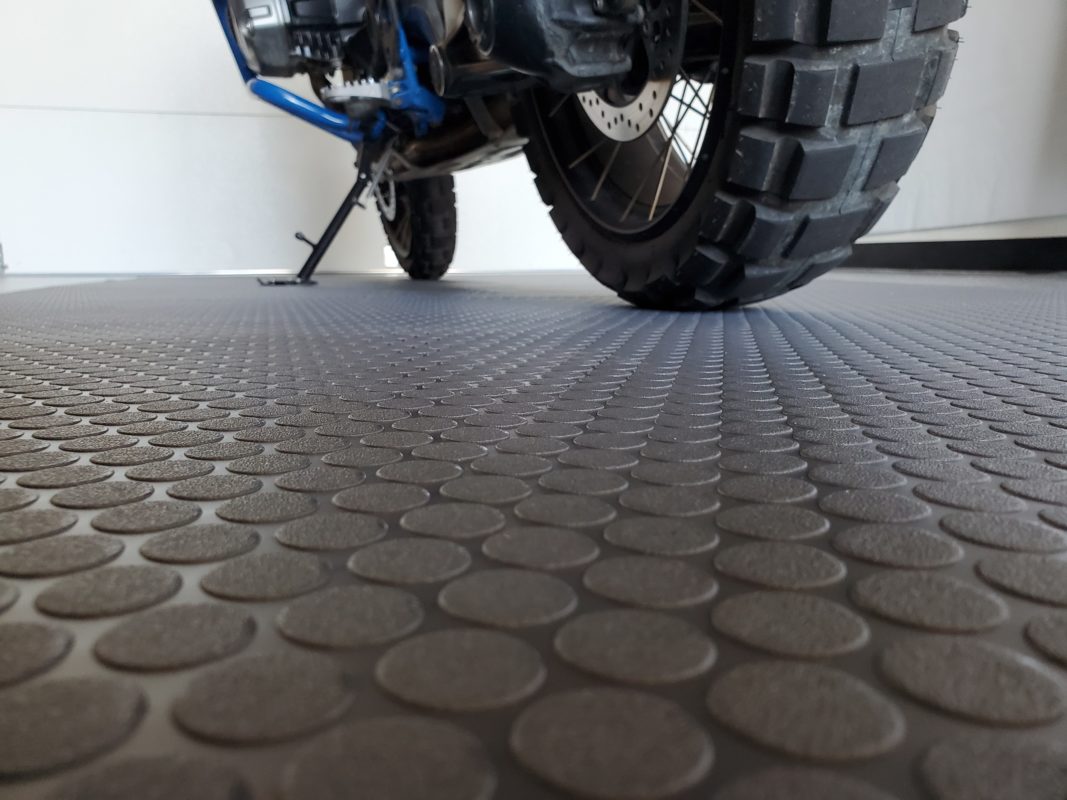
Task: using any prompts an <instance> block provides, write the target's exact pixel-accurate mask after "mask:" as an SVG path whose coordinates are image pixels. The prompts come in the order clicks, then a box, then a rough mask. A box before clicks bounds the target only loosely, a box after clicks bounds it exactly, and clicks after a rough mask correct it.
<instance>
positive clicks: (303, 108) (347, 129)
mask: <svg viewBox="0 0 1067 800" xmlns="http://www.w3.org/2000/svg"><path fill="white" fill-rule="evenodd" d="M212 1H213V3H214V5H215V13H216V14H218V17H219V24H220V25H222V30H223V32H224V33H225V34H226V41H227V42H228V43H229V45H230V52H231V53H232V54H233V60H234V61H235V62H236V63H237V70H238V72H240V73H241V77H242V78H243V79H244V81H245V84H246V85H247V86H248V88H249V90H251V92H252V94H254V95H255V96H256V97H258V98H259V99H260V100H263V101H264V102H267V103H270V104H271V105H272V106H274V107H275V108H280V109H281V110H282V111H284V112H286V113H287V114H292V115H293V116H294V117H297V118H299V119H302V120H304V121H305V122H309V123H311V124H312V125H314V126H315V127H316V128H319V129H320V130H324V131H326V132H327V133H332V134H333V135H334V136H337V137H338V138H340V139H344V140H345V141H346V142H351V143H352V144H359V143H360V142H362V141H363V133H362V132H361V131H359V130H357V129H356V127H355V124H354V123H353V121H352V120H351V119H349V118H348V117H347V116H345V115H344V114H341V113H339V112H337V111H331V110H330V109H328V108H324V107H323V106H320V105H319V104H318V103H312V102H311V101H310V100H308V99H306V98H303V97H301V96H300V95H298V94H295V93H293V92H290V91H289V90H288V89H283V88H282V87H281V86H278V85H277V84H274V83H271V82H270V81H265V80H263V79H262V78H260V77H258V76H257V75H256V73H255V72H253V71H252V68H251V67H250V66H248V61H247V59H245V55H244V53H242V52H241V48H240V46H239V45H238V44H237V34H236V32H235V31H234V30H233V29H232V28H231V26H230V20H229V6H228V3H227V0H212Z"/></svg>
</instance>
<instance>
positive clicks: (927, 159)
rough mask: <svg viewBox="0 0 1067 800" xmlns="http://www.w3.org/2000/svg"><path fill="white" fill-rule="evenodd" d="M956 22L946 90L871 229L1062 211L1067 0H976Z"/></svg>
mask: <svg viewBox="0 0 1067 800" xmlns="http://www.w3.org/2000/svg"><path fill="white" fill-rule="evenodd" d="M954 27H956V28H958V29H959V32H960V36H961V40H962V41H961V44H960V49H959V58H958V60H957V62H956V68H955V71H954V72H953V77H952V81H951V82H950V83H949V87H948V93H947V94H946V95H945V97H944V99H943V100H942V101H941V108H940V110H939V111H938V115H937V120H936V121H935V122H934V127H933V129H932V130H931V132H930V135H929V137H928V138H927V141H926V146H925V147H924V148H923V150H922V152H921V153H920V154H919V157H918V158H917V159H916V160H915V164H914V165H913V167H912V169H911V171H910V172H909V173H908V175H907V176H906V177H905V178H904V181H903V182H902V184H901V192H900V195H899V196H898V197H897V200H896V202H895V203H894V204H893V205H892V206H891V207H890V209H889V211H888V212H887V213H886V215H885V217H883V218H882V221H881V223H879V225H878V227H877V229H876V230H875V233H883V234H887V233H896V232H902V231H912V230H929V229H936V228H949V227H954V226H965V225H982V224H985V223H991V222H1004V221H1012V220H1027V219H1031V218H1049V217H1061V216H1065V215H1067V49H1065V48H1064V42H1067V3H1065V2H1064V0H1016V2H1005V0H984V1H979V0H975V2H973V3H972V8H971V9H970V11H968V13H967V15H966V16H965V17H964V18H963V19H962V20H960V21H959V23H958V24H956V25H954ZM1058 232H1059V235H1067V227H1063V226H1062V225H1061V226H1059V227H1058ZM953 235H955V234H953Z"/></svg>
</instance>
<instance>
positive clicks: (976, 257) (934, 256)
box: [845, 236, 1067, 272]
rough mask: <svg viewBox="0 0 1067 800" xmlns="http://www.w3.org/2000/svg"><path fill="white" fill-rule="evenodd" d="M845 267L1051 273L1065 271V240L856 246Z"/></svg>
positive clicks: (1066, 258) (892, 243) (895, 243)
mask: <svg viewBox="0 0 1067 800" xmlns="http://www.w3.org/2000/svg"><path fill="white" fill-rule="evenodd" d="M845 266H847V267H880V268H885V269H963V270H987V269H989V270H1015V271H1020V272H1055V271H1059V270H1067V236H1054V237H1050V238H1043V239H986V240H980V241H948V242H891V243H886V244H858V245H856V246H855V248H853V253H852V257H851V258H850V259H849V260H848V261H846V262H845Z"/></svg>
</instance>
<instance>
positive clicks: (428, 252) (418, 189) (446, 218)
mask: <svg viewBox="0 0 1067 800" xmlns="http://www.w3.org/2000/svg"><path fill="white" fill-rule="evenodd" d="M386 201H387V202H385V203H383V201H382V199H381V198H379V200H378V213H379V216H380V217H381V220H382V227H383V228H384V229H385V235H386V238H387V239H388V240H389V245H390V246H391V247H392V248H393V252H394V253H395V254H396V258H397V261H398V262H399V263H400V266H401V267H402V268H403V270H404V272H406V273H407V274H408V275H409V276H410V277H411V278H412V279H413V280H417V281H436V280H440V279H441V278H442V277H444V274H445V273H446V272H448V268H449V266H451V264H452V259H453V257H454V256H455V253H456V190H455V184H454V183H453V180H452V176H451V175H443V176H440V177H434V178H423V179H421V180H414V181H404V182H402V183H395V184H391V187H390V191H389V194H388V196H387V198H386Z"/></svg>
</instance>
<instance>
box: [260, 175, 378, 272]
mask: <svg viewBox="0 0 1067 800" xmlns="http://www.w3.org/2000/svg"><path fill="white" fill-rule="evenodd" d="M361 166H362V164H358V165H357V170H358V174H357V176H356V182H355V183H354V184H353V185H352V189H351V190H350V191H349V192H348V194H347V195H346V196H345V199H344V200H343V201H342V202H341V205H340V207H339V208H338V209H337V212H336V213H335V214H334V215H333V219H331V220H330V224H329V225H327V226H326V230H325V231H324V232H323V234H322V237H321V238H320V239H319V240H318V241H317V242H313V241H311V240H310V239H308V238H307V237H306V236H305V235H304V234H302V233H298V234H296V238H297V239H299V240H300V241H301V242H304V244H307V245H309V246H310V247H311V254H310V255H309V256H308V257H307V261H305V262H304V266H302V267H301V268H300V272H298V273H297V274H296V276H295V277H292V278H274V279H270V278H259V285H260V286H314V285H315V283H316V282H315V281H313V280H312V279H311V276H312V275H314V274H315V270H316V269H317V268H318V266H319V262H320V261H322V259H323V257H325V255H326V251H327V250H329V249H330V245H332V244H333V241H334V239H336V238H337V234H338V233H340V232H341V227H342V226H343V225H344V224H345V220H347V219H348V215H349V214H351V213H352V210H353V209H354V208H356V207H357V206H358V207H359V208H364V205H363V203H362V202H361V201H360V198H361V197H362V195H363V192H364V191H365V190H366V188H367V185H368V184H369V183H370V181H371V179H372V178H371V175H370V173H369V172H365V171H364V170H363V169H360V167H361Z"/></svg>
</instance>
